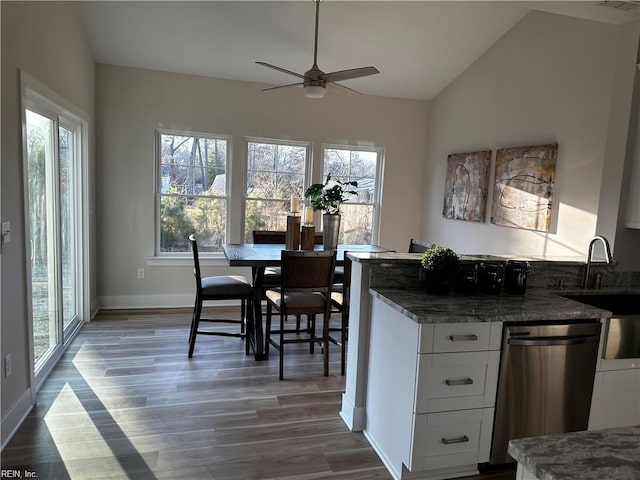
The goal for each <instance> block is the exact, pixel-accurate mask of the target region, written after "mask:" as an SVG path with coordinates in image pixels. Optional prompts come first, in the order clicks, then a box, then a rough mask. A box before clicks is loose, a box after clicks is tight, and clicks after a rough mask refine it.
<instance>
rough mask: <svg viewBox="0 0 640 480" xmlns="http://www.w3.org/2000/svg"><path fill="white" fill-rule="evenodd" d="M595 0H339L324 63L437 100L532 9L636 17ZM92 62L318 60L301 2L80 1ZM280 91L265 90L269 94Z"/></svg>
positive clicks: (225, 64) (310, 19)
mask: <svg viewBox="0 0 640 480" xmlns="http://www.w3.org/2000/svg"><path fill="white" fill-rule="evenodd" d="M597 4H598V2H594V1H584V2H582V1H569V2H564V1H562V2H528V1H521V2H518V1H497V2H485V1H470V2H462V1H448V2H435V1H409V2H404V1H339V0H325V1H323V2H322V3H321V5H320V29H319V42H318V43H319V45H318V66H319V67H320V69H321V70H323V71H325V72H331V71H335V70H343V69H347V68H355V67H362V66H369V65H373V66H375V67H377V68H378V70H380V72H381V73H380V74H379V75H373V76H371V77H366V78H359V79H354V80H348V81H345V82H344V85H346V86H348V87H350V88H353V89H356V90H359V91H361V92H363V93H366V94H370V95H383V96H390V97H399V98H413V99H426V100H428V99H431V98H433V97H434V96H436V95H437V94H438V93H439V92H440V91H441V90H442V89H443V88H445V87H446V86H447V85H448V84H449V83H451V82H452V81H453V80H454V79H455V78H456V77H457V76H458V75H460V74H461V73H462V72H463V71H464V70H465V69H466V68H467V67H469V65H471V64H472V63H473V62H474V61H475V60H476V59H477V58H478V57H479V56H481V55H482V54H483V53H484V52H485V51H486V50H487V49H488V48H489V47H490V46H491V45H492V44H494V43H495V42H496V41H497V40H498V39H499V38H500V37H501V36H502V35H504V34H505V33H506V32H507V31H508V30H509V29H510V28H511V27H512V26H513V25H514V24H516V23H517V22H518V21H519V20H520V19H521V18H522V17H523V16H525V15H526V14H527V13H528V12H529V11H531V10H532V9H538V10H546V11H550V12H554V13H559V14H564V15H572V16H577V17H582V18H587V19H591V20H598V21H605V22H610V23H616V24H621V23H624V22H626V21H630V20H633V19H637V18H639V12H640V9H636V10H633V11H631V12H624V11H619V10H615V9H613V8H605V7H602V6H599V5H597ZM76 5H77V7H78V9H79V13H80V18H81V21H82V23H83V25H84V28H85V31H86V35H87V39H88V42H89V46H90V48H91V51H92V53H93V55H94V58H95V60H96V62H98V63H107V64H114V65H123V66H130V67H140V68H147V69H154V70H164V71H170V72H180V73H189V74H196V75H205V76H211V77H219V78H227V79H234V80H246V81H254V82H261V83H265V84H269V85H279V84H288V83H295V82H296V81H297V79H296V78H295V77H293V76H289V75H286V74H284V73H280V72H277V71H274V70H270V69H267V68H265V67H262V66H260V65H256V64H255V62H256V61H264V62H267V63H271V64H275V65H277V66H280V67H282V68H285V69H287V70H292V71H295V72H298V73H304V72H305V71H306V70H308V69H309V68H310V67H311V64H312V63H313V40H314V38H313V32H314V23H315V18H314V15H315V6H314V4H313V2H312V1H311V0H304V1H280V2H274V1H253V2H249V1H229V2H222V1H200V2H181V1H177V2H174V1H160V2H153V1H151V2H148V1H143V2H79V3H76ZM273 93H274V92H265V95H269V94H273Z"/></svg>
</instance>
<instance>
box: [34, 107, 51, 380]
mask: <svg viewBox="0 0 640 480" xmlns="http://www.w3.org/2000/svg"><path fill="white" fill-rule="evenodd" d="M26 124H27V138H26V143H27V172H28V183H27V185H28V186H27V189H28V200H27V202H28V216H29V218H28V222H29V233H30V245H31V309H32V317H33V353H34V365H35V369H36V372H37V371H38V370H39V369H40V367H41V364H42V363H43V362H44V361H45V360H46V359H47V358H48V357H49V355H50V354H51V353H52V352H53V349H54V348H55V346H56V345H57V343H58V334H57V331H58V327H57V326H58V323H57V321H58V320H57V319H58V313H57V312H58V301H57V285H58V282H57V281H56V267H55V258H56V252H55V243H54V241H53V237H52V236H53V235H54V232H55V230H54V227H55V209H54V203H53V202H54V189H55V178H54V168H53V165H54V158H53V156H54V147H53V145H54V144H53V131H54V122H53V120H50V119H48V118H46V117H43V116H41V115H39V114H37V113H35V112H32V111H30V110H27V111H26Z"/></svg>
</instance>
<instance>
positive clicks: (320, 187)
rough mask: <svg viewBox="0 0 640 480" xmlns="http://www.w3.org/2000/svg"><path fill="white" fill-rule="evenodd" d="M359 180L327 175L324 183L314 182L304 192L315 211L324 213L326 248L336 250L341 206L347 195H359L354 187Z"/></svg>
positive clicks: (323, 229) (323, 228) (323, 230)
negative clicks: (338, 178) (333, 177)
mask: <svg viewBox="0 0 640 480" xmlns="http://www.w3.org/2000/svg"><path fill="white" fill-rule="evenodd" d="M357 186H358V182H341V181H340V180H334V179H332V178H331V174H329V175H327V179H326V180H325V182H324V183H314V184H313V185H310V186H309V188H307V189H306V190H305V192H304V197H305V198H306V199H307V200H308V201H309V202H310V203H311V206H312V207H313V210H314V211H317V210H321V211H323V212H324V214H323V215H322V241H323V244H324V248H325V250H334V249H336V248H337V247H338V234H339V232H340V218H341V217H340V206H341V205H342V204H343V203H344V202H346V201H347V195H358V192H356V191H355V190H353V188H355V187H357Z"/></svg>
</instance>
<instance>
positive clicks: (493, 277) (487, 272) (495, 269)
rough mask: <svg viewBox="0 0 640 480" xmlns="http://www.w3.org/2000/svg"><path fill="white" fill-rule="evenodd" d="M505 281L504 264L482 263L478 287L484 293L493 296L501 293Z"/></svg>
mask: <svg viewBox="0 0 640 480" xmlns="http://www.w3.org/2000/svg"><path fill="white" fill-rule="evenodd" d="M503 281H504V265H503V264H502V263H481V264H480V276H479V280H478V286H479V288H480V291H481V292H482V293H489V294H492V295H495V294H498V293H500V290H501V289H502V283H503Z"/></svg>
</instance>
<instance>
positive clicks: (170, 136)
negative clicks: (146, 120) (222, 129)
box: [157, 131, 229, 254]
mask: <svg viewBox="0 0 640 480" xmlns="http://www.w3.org/2000/svg"><path fill="white" fill-rule="evenodd" d="M228 147H229V141H228V139H227V138H226V137H222V136H214V135H206V134H193V133H192V132H191V133H183V132H162V131H160V132H158V152H159V162H158V163H159V175H158V183H157V191H158V197H159V198H158V205H159V215H158V218H159V222H158V224H159V225H158V231H159V234H158V239H159V242H158V244H159V246H158V247H157V250H158V251H159V253H160V254H163V253H170V252H189V251H190V248H189V235H190V234H192V233H196V234H197V235H198V247H199V249H201V250H202V251H203V252H221V251H222V245H223V243H224V242H225V238H226V223H227V222H226V219H227V203H228V202H227V199H228V195H227V191H228V189H227V182H226V180H227V178H226V173H227V163H228Z"/></svg>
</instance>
